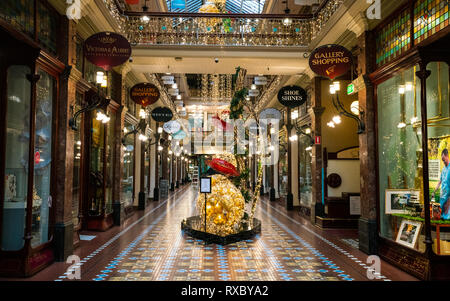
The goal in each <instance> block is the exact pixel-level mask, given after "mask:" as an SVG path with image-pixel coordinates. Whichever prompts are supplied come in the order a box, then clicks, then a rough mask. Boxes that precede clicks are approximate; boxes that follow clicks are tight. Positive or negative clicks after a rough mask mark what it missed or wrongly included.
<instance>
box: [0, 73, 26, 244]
mask: <svg viewBox="0 0 450 301" xmlns="http://www.w3.org/2000/svg"><path fill="white" fill-rule="evenodd" d="M30 72H31V70H30V68H29V67H26V66H11V67H10V68H9V69H8V91H7V112H6V146H5V150H6V157H5V195H4V198H3V216H2V219H1V220H2V236H1V237H2V241H1V248H2V250H5V251H16V250H20V249H21V248H22V247H23V245H24V239H23V237H24V229H25V216H26V208H27V187H28V156H29V142H30V141H29V139H30V110H31V96H30V91H31V84H30V82H29V81H28V80H27V75H28V74H30Z"/></svg>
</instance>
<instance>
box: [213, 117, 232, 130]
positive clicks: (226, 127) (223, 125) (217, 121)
mask: <svg viewBox="0 0 450 301" xmlns="http://www.w3.org/2000/svg"><path fill="white" fill-rule="evenodd" d="M212 120H213V123H214V125H215V126H217V127H220V128H221V129H222V130H223V131H229V130H231V126H230V125H229V124H228V123H226V122H225V121H223V120H222V119H220V117H219V115H214V116H213V117H212Z"/></svg>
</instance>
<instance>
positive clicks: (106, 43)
mask: <svg viewBox="0 0 450 301" xmlns="http://www.w3.org/2000/svg"><path fill="white" fill-rule="evenodd" d="M84 56H85V57H86V59H87V60H88V61H90V62H91V63H92V64H94V65H96V66H98V67H101V68H103V69H104V70H106V71H108V70H111V69H112V68H113V67H115V66H119V65H122V64H123V63H125V62H126V61H128V60H129V58H130V56H131V45H130V43H129V42H128V40H127V39H126V38H124V37H123V36H121V35H120V34H117V33H114V32H99V33H96V34H94V35H92V36H90V37H89V38H88V39H87V40H86V41H85V43H84Z"/></svg>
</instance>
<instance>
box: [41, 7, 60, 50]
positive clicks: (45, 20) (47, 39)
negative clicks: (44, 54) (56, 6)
mask: <svg viewBox="0 0 450 301" xmlns="http://www.w3.org/2000/svg"><path fill="white" fill-rule="evenodd" d="M38 9H39V32H38V38H39V42H40V43H41V44H42V45H43V46H44V47H45V48H46V49H47V50H49V51H50V52H52V53H53V54H56V49H57V48H56V39H57V36H58V34H57V29H58V14H56V13H54V12H53V11H51V10H50V9H49V8H48V7H47V6H46V5H44V4H43V3H42V2H38Z"/></svg>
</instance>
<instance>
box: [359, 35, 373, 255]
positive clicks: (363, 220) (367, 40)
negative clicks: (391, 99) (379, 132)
mask: <svg viewBox="0 0 450 301" xmlns="http://www.w3.org/2000/svg"><path fill="white" fill-rule="evenodd" d="M358 45H359V46H360V53H359V56H358V68H359V70H358V74H359V76H362V77H363V79H364V83H365V85H364V88H362V89H360V90H359V91H358V101H359V106H360V109H361V110H363V111H364V120H363V121H364V123H365V126H366V131H365V132H364V133H362V134H360V135H359V158H360V166H361V167H360V182H361V216H360V218H359V222H358V224H359V227H358V228H359V231H358V233H359V249H360V250H361V251H363V252H365V253H367V254H377V191H376V189H377V176H376V173H375V172H374V171H375V170H376V169H377V166H376V162H377V153H376V135H375V111H376V110H377V108H376V107H375V99H374V95H375V93H374V87H373V85H372V83H371V82H370V80H369V79H368V74H370V73H371V72H372V71H373V70H374V68H373V66H372V61H373V57H372V55H373V54H372V53H373V49H375V47H374V43H373V38H372V34H371V33H370V32H365V33H363V34H362V35H361V36H359V38H358Z"/></svg>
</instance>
